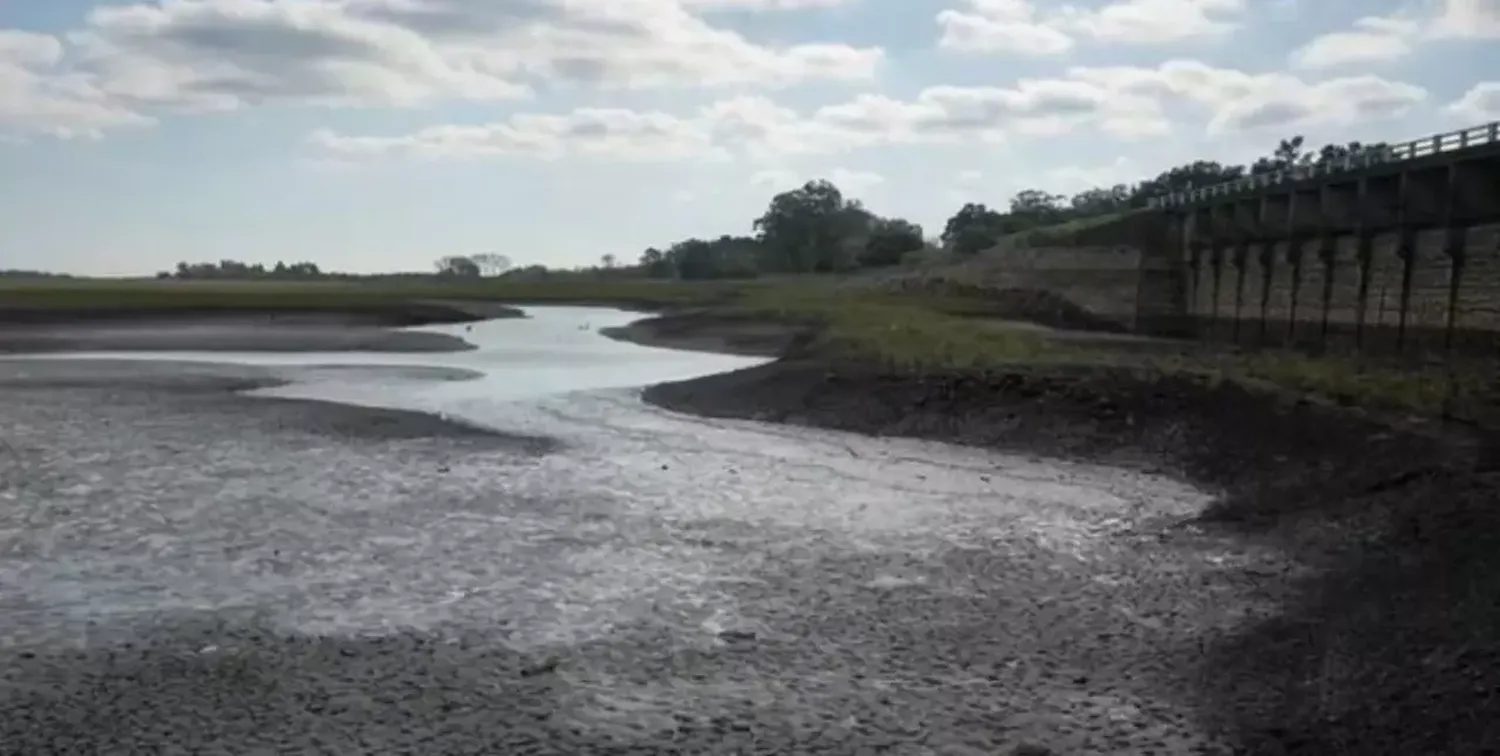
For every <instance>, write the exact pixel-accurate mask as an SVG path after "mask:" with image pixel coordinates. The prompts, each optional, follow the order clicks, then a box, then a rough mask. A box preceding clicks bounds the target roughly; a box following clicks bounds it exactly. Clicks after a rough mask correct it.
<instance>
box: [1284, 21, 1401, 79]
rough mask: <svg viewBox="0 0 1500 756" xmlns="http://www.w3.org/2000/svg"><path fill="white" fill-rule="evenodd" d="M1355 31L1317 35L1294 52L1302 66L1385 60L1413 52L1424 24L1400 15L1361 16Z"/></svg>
mask: <svg viewBox="0 0 1500 756" xmlns="http://www.w3.org/2000/svg"><path fill="white" fill-rule="evenodd" d="M1354 27H1355V28H1354V30H1352V31H1338V32H1333V33H1330V34H1324V35H1321V36H1318V37H1314V38H1313V39H1312V40H1311V41H1310V42H1308V43H1307V44H1305V45H1303V46H1302V47H1300V48H1298V49H1297V50H1296V51H1294V52H1293V53H1292V56H1291V62H1292V65H1293V66H1294V67H1296V68H1300V69H1325V68H1334V67H1339V66H1348V65H1353V64H1361V63H1383V62H1388V61H1393V60H1397V59H1400V58H1404V57H1406V56H1407V55H1410V54H1411V51H1412V42H1411V40H1412V37H1413V36H1414V35H1415V34H1416V33H1417V32H1418V31H1419V30H1420V26H1419V25H1418V24H1415V23H1413V22H1411V21H1407V20H1403V19H1396V18H1377V17H1367V18H1361V19H1359V20H1357V21H1355V22H1354Z"/></svg>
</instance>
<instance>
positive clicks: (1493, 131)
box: [1147, 121, 1500, 207]
mask: <svg viewBox="0 0 1500 756" xmlns="http://www.w3.org/2000/svg"><path fill="white" fill-rule="evenodd" d="M1496 143H1500V121H1496V122H1494V123H1487V124H1484V125H1482V126H1473V127H1470V128H1467V129H1461V130H1459V131H1449V132H1445V133H1442V134H1434V135H1433V136H1429V137H1423V138H1421V139H1413V140H1412V141H1410V142H1402V143H1401V144H1391V145H1372V146H1370V147H1367V148H1364V149H1361V150H1359V151H1357V152H1353V153H1350V154H1348V155H1342V156H1340V157H1338V158H1336V159H1334V160H1327V161H1322V162H1318V163H1309V164H1307V165H1294V166H1292V167H1290V168H1283V169H1281V170H1279V171H1270V172H1267V173H1257V174H1253V175H1250V176H1244V177H1241V178H1237V179H1234V180H1232V181H1225V182H1224V183H1221V184H1213V185H1210V186H1203V187H1197V188H1193V189H1188V190H1186V191H1181V192H1172V193H1171V194H1164V195H1162V196H1160V197H1152V198H1151V199H1150V200H1149V202H1148V203H1147V204H1148V206H1150V207H1174V206H1177V205H1186V204H1190V203H1193V202H1199V201H1202V200H1206V199H1211V198H1213V197H1220V196H1224V195H1227V194H1239V193H1241V192H1246V191H1254V190H1256V189H1262V188H1266V187H1271V186H1276V185H1279V184H1286V183H1291V182H1294V181H1301V180H1303V179H1309V178H1315V177H1317V176H1324V175H1328V174H1330V173H1342V172H1344V171H1353V170H1358V169H1361V168H1367V167H1369V166H1372V165H1378V164H1381V163H1399V162H1403V161H1407V160H1416V159H1418V158H1424V157H1428V156H1431V155H1437V154H1440V153H1444V152H1453V151H1454V150H1462V149H1467V148H1469V147H1475V146H1478V145H1483V144H1496Z"/></svg>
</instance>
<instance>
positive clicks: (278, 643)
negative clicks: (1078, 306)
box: [0, 308, 1276, 754]
mask: <svg viewBox="0 0 1500 756" xmlns="http://www.w3.org/2000/svg"><path fill="white" fill-rule="evenodd" d="M529 312H530V314H531V317H530V318H527V319H508V320H500V321H486V322H482V323H477V324H474V325H472V327H470V326H463V325H458V326H434V327H428V328H424V329H420V330H424V331H432V332H441V333H448V334H451V335H454V336H457V337H460V338H463V339H465V340H467V341H469V342H470V343H472V344H473V345H474V346H475V347H476V348H475V349H472V350H467V351H461V352H451V353H431V354H409V353H408V354H376V353H349V352H345V353H298V354H270V353H237V352H215V353H212V354H208V353H169V352H162V353H142V352H136V353H130V354H109V353H91V354H87V355H81V354H80V355H68V356H67V358H66V359H55V358H49V359H11V360H0V392H3V393H4V396H5V397H6V401H5V402H4V403H3V408H0V428H4V429H5V430H4V442H5V443H4V444H3V445H0V586H3V590H0V669H3V670H6V673H5V674H6V677H5V678H4V680H3V684H0V752H15V753H44V752H45V753H97V752H125V751H129V750H131V749H135V750H138V751H139V750H145V751H152V752H156V751H159V750H160V749H162V748H165V747H166V746H167V745H168V744H174V745H176V746H178V747H180V748H185V749H188V750H189V751H191V750H192V749H194V748H199V749H207V750H219V751H226V752H238V753H246V752H261V751H273V750H275V749H278V748H289V749H303V750H307V751H320V752H346V753H424V754H446V753H559V754H561V753H669V752H671V753H704V754H708V753H714V754H718V753H851V754H853V753H866V752H874V750H872V749H884V752H887V753H900V754H908V753H909V754H932V753H944V754H947V753H952V754H965V753H973V754H979V753H986V754H989V753H1003V752H1005V750H1004V749H1007V748H1013V747H1015V746H1017V745H1020V744H1023V743H1037V744H1043V745H1046V746H1049V747H1052V748H1054V749H1056V751H1057V752H1058V753H1061V754H1073V753H1111V754H1135V753H1139V754H1146V753H1205V752H1207V753H1212V752H1217V751H1216V750H1215V749H1217V748H1222V747H1224V746H1223V744H1222V743H1217V742H1216V740H1215V739H1214V737H1213V736H1212V735H1211V733H1207V732H1205V731H1203V729H1202V728H1201V727H1199V726H1198V725H1196V724H1195V718H1194V710H1193V707H1192V702H1191V701H1190V700H1189V699H1190V698H1191V692H1190V691H1187V690H1184V689H1183V684H1184V681H1186V680H1190V679H1191V678H1192V676H1193V675H1195V674H1199V673H1200V670H1199V669H1198V668H1197V666H1196V663H1197V662H1196V661H1195V657H1194V649H1196V648H1197V647H1198V646H1197V644H1198V643H1200V642H1201V639H1202V638H1203V637H1205V636H1206V635H1207V634H1211V633H1214V632H1218V631H1220V630H1222V629H1223V628H1226V627H1230V626H1232V625H1234V624H1235V623H1238V622H1242V621H1244V620H1245V619H1246V618H1247V617H1251V616H1255V615H1257V614H1259V613H1265V612H1267V611H1270V609H1271V604H1270V602H1269V600H1268V599H1267V598H1266V597H1265V596H1263V595H1261V594H1260V593H1259V589H1258V588H1257V587H1256V586H1255V585H1253V584H1247V583H1246V582H1245V581H1244V580H1243V575H1244V574H1245V571H1246V569H1247V568H1253V567H1254V566H1255V565H1256V564H1260V563H1264V564H1267V565H1270V564H1272V563H1273V562H1274V561H1275V559H1276V557H1275V555H1274V554H1269V553H1263V552H1260V551H1257V550H1255V549H1254V548H1253V547H1251V546H1248V545H1242V544H1232V543H1229V542H1227V541H1225V540H1223V539H1218V538H1212V537H1209V536H1207V535H1202V534H1198V535H1194V534H1193V533H1192V532H1191V530H1190V529H1189V530H1184V529H1183V528H1180V527H1177V526H1178V525H1179V524H1180V523H1181V522H1182V521H1184V520H1185V519H1186V518H1189V517H1190V516H1192V515H1194V514H1196V513H1197V512H1198V511H1199V510H1200V509H1201V508H1202V507H1203V506H1204V505H1205V504H1206V503H1207V502H1208V501H1209V500H1210V499H1211V496H1210V495H1209V494H1208V493H1207V492H1203V491H1200V490H1196V489H1194V488H1192V487H1190V486H1187V485H1185V484H1183V483H1180V482H1177V481H1174V480H1171V479H1168V478H1166V477H1162V476H1154V475H1148V474H1145V473H1142V472H1138V471H1127V470H1122V469H1114V468H1109V467H1102V466H1091V465H1083V464H1077V463H1069V462H1061V461H1056V460H1049V459H1045V458H1036V457H1026V456H1008V455H999V454H994V453H990V452H985V451H979V450H973V449H962V448H958V447H952V446H946V445H942V444H936V443H927V442H919V441H912V440H902V439H888V438H870V437H864V436H857V435H852V434H842V433H834V432H824V431H815V430H807V429H797V428H789V427H780V426H772V425H764V424H759V423H754V422H748V421H735V420H710V419H704V418H696V417H692V416H687V415H680V414H674V413H670V412H667V411H664V410H661V409H657V408H653V407H651V406H648V405H646V404H644V403H643V402H641V400H640V398H639V394H640V388H641V387H642V386H645V385H647V384H651V383H656V382H661V381H670V380H682V379H687V378H691V377H694V376H698V375H706V374H711V373H717V372H722V371H726V370H732V369H736V368H739V367H745V366H749V365H754V364H756V363H757V362H759V361H760V360H758V359H757V358H750V357H738V356H729V355H711V354H703V353H695V352H684V351H672V350H664V349H651V348H646V347H641V346H637V345H633V344H627V343H622V342H617V341H613V340H610V339H606V338H604V337H602V336H600V335H599V334H598V333H597V331H598V330H599V329H601V328H610V327H617V326H620V325H623V324H625V323H627V322H629V321H630V320H633V319H635V318H638V317H639V316H638V315H634V314H630V313H623V312H613V311H607V310H599V309H592V308H536V309H532V310H529ZM1267 569H1269V567H1268V568H1267ZM320 749H321V750H320Z"/></svg>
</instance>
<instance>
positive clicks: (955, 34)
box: [937, 0, 1073, 55]
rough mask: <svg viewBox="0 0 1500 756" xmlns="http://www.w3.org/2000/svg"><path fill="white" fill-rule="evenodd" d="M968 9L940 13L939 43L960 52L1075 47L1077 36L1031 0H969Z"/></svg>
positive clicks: (1038, 52)
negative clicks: (1044, 16) (1046, 17)
mask: <svg viewBox="0 0 1500 756" xmlns="http://www.w3.org/2000/svg"><path fill="white" fill-rule="evenodd" d="M969 5H970V9H969V10H967V11H960V10H952V9H949V10H944V11H942V12H940V13H938V15H937V22H938V26H939V27H940V28H941V29H942V36H941V37H939V39H938V46H939V47H943V48H946V49H950V50H957V51H960V52H979V53H984V52H1008V53H1015V54H1017V55H1055V54H1058V53H1064V52H1067V51H1068V50H1071V49H1072V48H1073V38H1072V37H1069V36H1068V35H1067V34H1065V33H1063V32H1062V31H1061V30H1059V29H1057V28H1054V27H1052V26H1050V25H1048V24H1047V23H1045V22H1043V21H1041V20H1039V19H1038V18H1037V13H1036V9H1035V8H1033V7H1032V6H1031V3H1030V2H1028V0H969Z"/></svg>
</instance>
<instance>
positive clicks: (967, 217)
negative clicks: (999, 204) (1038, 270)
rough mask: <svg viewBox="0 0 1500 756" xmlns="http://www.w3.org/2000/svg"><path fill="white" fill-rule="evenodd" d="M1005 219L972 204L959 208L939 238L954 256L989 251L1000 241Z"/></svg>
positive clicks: (998, 214) (992, 211)
mask: <svg viewBox="0 0 1500 756" xmlns="http://www.w3.org/2000/svg"><path fill="white" fill-rule="evenodd" d="M1004 221H1005V219H1004V218H1003V217H1002V216H1001V215H1000V213H997V212H995V211H994V210H991V209H990V208H989V207H988V206H986V205H983V204H980V203H974V202H970V203H968V204H966V205H964V206H963V207H961V208H959V210H958V212H956V213H954V214H953V217H951V218H949V219H948V222H947V224H945V225H944V226H943V234H942V236H940V237H939V239H941V240H942V242H943V246H945V247H948V248H949V249H951V250H953V253H954V254H957V255H962V256H965V257H967V256H969V255H974V254H978V253H979V252H980V250H984V249H988V248H990V247H993V246H994V245H995V242H996V241H998V240H999V239H1000V236H1001V234H1002V233H1003V231H1002V226H1003V224H1004Z"/></svg>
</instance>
